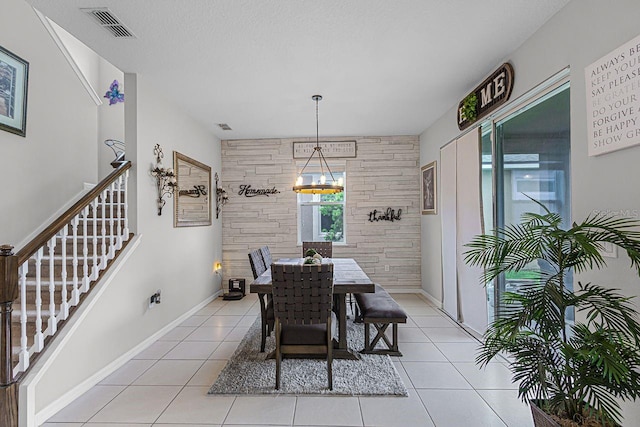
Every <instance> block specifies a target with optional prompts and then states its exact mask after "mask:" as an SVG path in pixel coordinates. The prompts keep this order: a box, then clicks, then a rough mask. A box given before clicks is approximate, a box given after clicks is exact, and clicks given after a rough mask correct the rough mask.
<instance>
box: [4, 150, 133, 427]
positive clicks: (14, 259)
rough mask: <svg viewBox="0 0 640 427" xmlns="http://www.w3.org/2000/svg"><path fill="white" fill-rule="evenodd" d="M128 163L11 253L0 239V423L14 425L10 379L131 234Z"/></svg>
mask: <svg viewBox="0 0 640 427" xmlns="http://www.w3.org/2000/svg"><path fill="white" fill-rule="evenodd" d="M130 168H131V163H130V162H128V161H123V162H121V164H119V165H118V167H117V169H115V170H114V171H113V172H112V173H111V174H110V175H109V176H108V177H107V178H105V179H104V180H103V181H101V182H100V183H99V184H98V185H97V186H96V187H95V188H93V189H92V190H91V191H89V192H88V193H87V194H86V195H85V196H83V197H82V198H81V199H80V200H79V201H78V202H76V203H75V204H74V205H73V206H72V207H71V208H69V210H67V211H66V212H65V213H64V214H62V215H61V216H60V217H59V218H58V219H57V220H55V221H54V222H53V223H52V224H51V225H49V226H48V227H47V228H45V229H44V231H42V232H41V233H40V234H39V235H38V236H36V237H35V238H34V239H33V240H32V241H31V242H29V243H28V244H26V245H25V246H24V247H23V248H22V249H20V251H18V252H17V253H16V254H13V252H12V249H13V248H12V247H11V246H10V245H2V246H0V342H1V344H2V345H1V346H0V426H4V425H7V426H9V425H17V405H18V403H17V400H18V399H17V384H18V383H19V381H20V380H21V379H22V378H23V376H24V374H25V373H26V371H27V370H28V369H29V366H31V365H32V364H33V362H34V360H35V358H37V357H38V356H39V355H40V354H42V351H43V350H44V349H45V347H46V345H47V344H48V343H49V342H50V341H51V340H52V339H53V338H54V337H55V334H56V332H58V331H59V330H60V328H62V327H64V325H65V323H66V321H67V320H68V319H69V316H71V315H72V314H73V312H74V311H75V310H76V309H77V307H78V306H79V304H81V303H82V301H83V300H84V298H85V297H86V295H87V293H88V292H90V291H91V289H92V288H93V286H94V285H95V284H96V283H97V282H98V281H99V280H100V278H101V277H102V275H103V274H104V273H105V272H106V270H107V269H108V268H109V267H110V266H111V264H112V263H113V262H114V260H115V259H116V257H117V256H118V254H119V253H120V252H121V251H122V249H123V248H125V247H126V245H127V242H128V241H129V239H130V238H131V234H130V233H129V228H128V218H127V215H128V205H127V179H128V175H129V169H130ZM9 331H10V334H9ZM9 335H10V336H11V339H10V340H9Z"/></svg>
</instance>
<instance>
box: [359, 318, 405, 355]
mask: <svg viewBox="0 0 640 427" xmlns="http://www.w3.org/2000/svg"><path fill="white" fill-rule="evenodd" d="M370 324H372V325H373V326H375V328H376V330H377V333H376V336H375V338H374V339H373V341H371V342H369V336H370V335H369V325H370ZM390 324H391V325H393V328H392V337H393V338H392V342H390V341H389V338H387V336H386V335H385V332H386V331H387V328H388V327H389V325H390ZM380 340H383V341H384V343H385V344H386V346H387V348H385V349H381V348H380V349H376V348H375V347H376V345H377V344H378V342H379V341H380ZM361 353H364V354H388V355H390V356H402V353H401V352H400V350H399V348H398V324H397V323H395V322H393V323H380V324H378V323H366V322H365V324H364V349H363V350H362V351H361Z"/></svg>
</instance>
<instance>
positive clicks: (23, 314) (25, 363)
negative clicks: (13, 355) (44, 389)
mask: <svg viewBox="0 0 640 427" xmlns="http://www.w3.org/2000/svg"><path fill="white" fill-rule="evenodd" d="M28 272H29V261H26V262H25V263H23V264H22V265H21V266H20V269H19V275H20V360H19V362H18V372H24V371H26V370H27V368H28V367H29V347H28V345H29V339H28V338H27V273H28Z"/></svg>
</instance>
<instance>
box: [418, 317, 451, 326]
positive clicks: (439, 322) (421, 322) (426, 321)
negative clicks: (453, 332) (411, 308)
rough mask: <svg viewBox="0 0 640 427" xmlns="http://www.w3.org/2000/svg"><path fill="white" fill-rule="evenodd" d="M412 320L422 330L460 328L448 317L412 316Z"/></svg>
mask: <svg viewBox="0 0 640 427" xmlns="http://www.w3.org/2000/svg"><path fill="white" fill-rule="evenodd" d="M411 320H413V322H414V323H415V324H416V325H417V326H419V327H421V328H458V327H459V326H458V325H456V324H455V322H454V321H453V320H451V319H449V318H448V317H447V316H411Z"/></svg>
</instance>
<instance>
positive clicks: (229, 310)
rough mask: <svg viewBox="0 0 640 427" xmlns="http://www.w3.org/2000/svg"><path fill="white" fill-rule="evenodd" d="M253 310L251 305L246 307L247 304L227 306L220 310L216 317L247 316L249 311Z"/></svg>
mask: <svg viewBox="0 0 640 427" xmlns="http://www.w3.org/2000/svg"><path fill="white" fill-rule="evenodd" d="M250 309H251V305H248V306H247V305H245V304H231V303H229V304H227V305H225V306H224V307H222V308H221V309H220V310H218V311H217V312H216V315H220V316H234V315H235V316H238V315H240V316H244V315H245V314H247V313H248V312H249V310H250Z"/></svg>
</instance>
